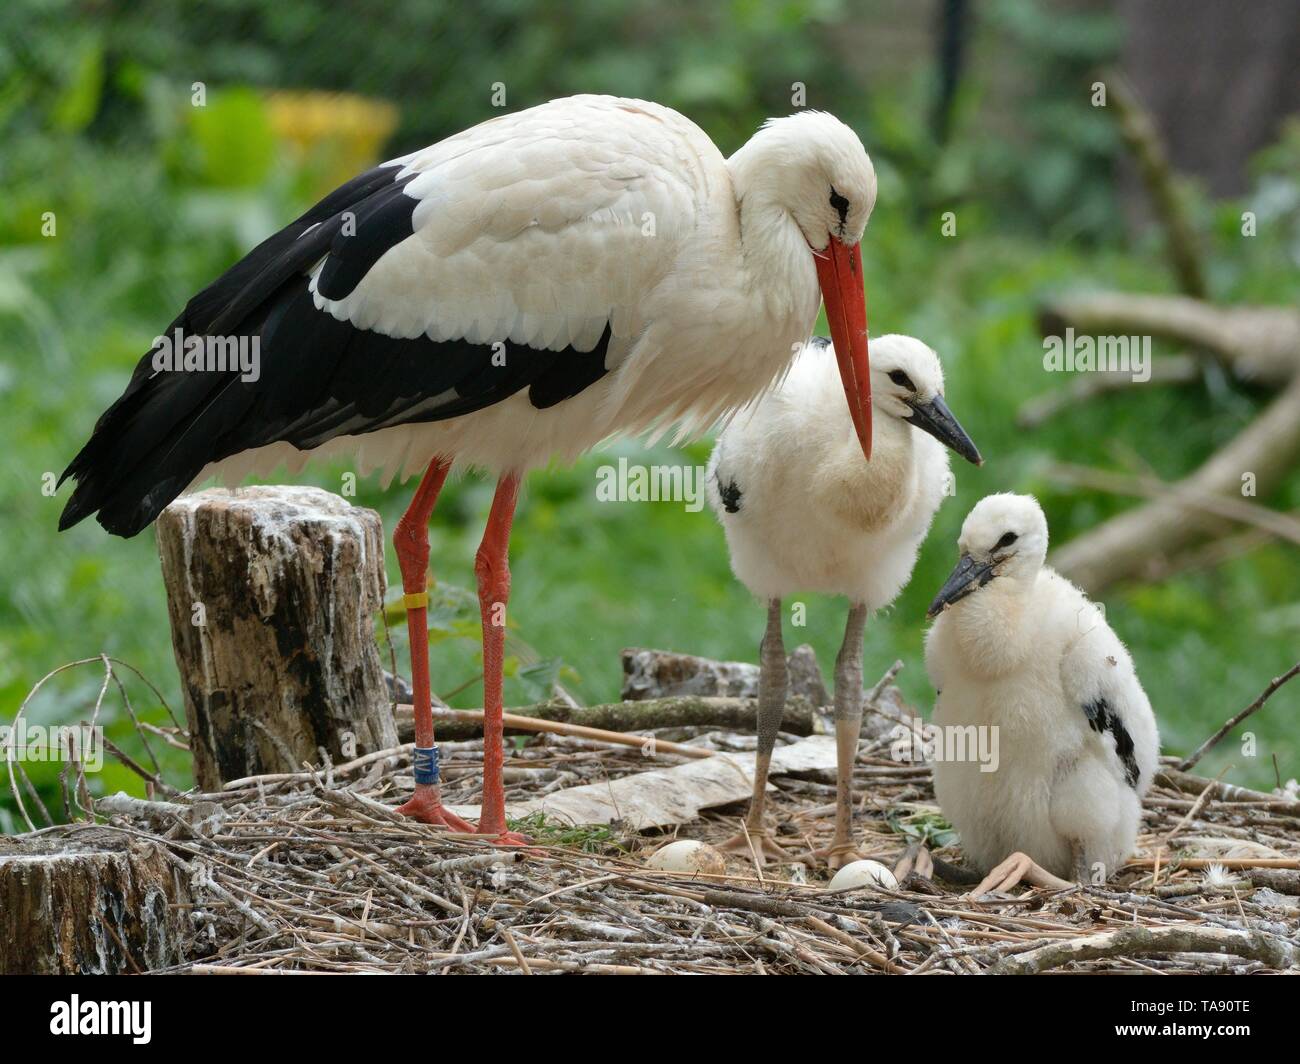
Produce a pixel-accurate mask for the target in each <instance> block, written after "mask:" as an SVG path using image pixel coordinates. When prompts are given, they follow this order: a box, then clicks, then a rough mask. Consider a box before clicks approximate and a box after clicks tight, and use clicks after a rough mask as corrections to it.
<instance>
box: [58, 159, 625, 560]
mask: <svg viewBox="0 0 1300 1064" xmlns="http://www.w3.org/2000/svg"><path fill="white" fill-rule="evenodd" d="M399 174H400V169H399V168H398V167H395V166H391V165H390V166H381V167H377V168H376V169H374V170H371V171H369V172H368V173H366V174H362V175H361V176H360V177H357V178H355V179H354V180H352V181H350V182H348V184H346V185H344V186H342V187H341V188H339V189H337V190H336V191H334V192H333V193H331V194H330V195H329V196H327V197H326V198H325V199H324V200H322V201H321V202H320V203H318V204H317V205H316V206H315V207H313V208H312V209H311V210H309V211H307V212H306V213H305V214H303V215H302V216H301V217H300V218H298V219H297V220H296V221H294V222H293V223H292V224H291V225H289V226H287V227H286V228H285V229H283V230H281V231H280V232H278V233H276V234H275V235H273V236H271V237H269V238H268V239H267V240H264V241H263V242H262V243H261V244H259V245H258V246H257V247H256V248H254V249H253V251H251V252H250V253H249V254H248V255H247V256H245V257H244V258H243V259H241V260H240V261H239V262H237V263H236V264H235V265H234V266H232V267H231V268H230V269H229V270H227V271H226V272H225V273H224V274H222V275H221V276H220V277H219V278H217V280H216V281H214V282H213V283H212V284H210V285H209V286H208V287H207V288H205V289H203V290H202V291H201V292H199V293H198V294H197V295H195V296H194V297H193V298H192V299H191V300H190V301H189V303H187V304H186V307H185V309H184V311H182V313H181V314H180V315H179V316H178V317H177V319H176V321H174V322H173V323H172V326H171V327H170V328H169V330H168V333H167V335H168V336H170V335H172V334H173V332H174V331H175V330H176V329H178V328H179V329H180V330H181V331H182V333H183V334H184V335H186V336H194V335H210V336H223V337H242V338H247V339H248V340H249V341H250V342H251V341H252V340H253V339H256V340H257V342H258V345H259V353H260V367H259V368H260V376H259V377H258V379H257V380H256V381H244V380H242V379H241V378H240V376H239V373H238V371H237V370H235V371H231V372H184V373H180V372H163V373H159V372H157V371H155V370H154V369H153V364H152V360H153V352H152V351H151V352H150V353H149V354H147V355H145V356H144V358H143V359H141V361H140V362H139V364H138V365H137V366H136V368H135V371H134V373H133V374H132V377H131V381H130V383H129V384H128V386H127V388H126V390H125V392H123V394H122V396H121V397H120V398H119V399H118V400H117V402H116V403H114V404H113V406H111V407H110V408H109V409H108V410H107V411H106V412H105V413H104V414H103V415H102V416H101V417H100V418H99V420H98V422H97V423H96V425H95V431H94V433H93V434H92V436H91V438H90V440H89V442H88V443H87V444H86V445H85V447H83V448H82V449H81V451H80V453H79V454H78V455H77V456H76V458H74V459H73V460H72V462H71V463H70V464H69V465H68V468H67V469H66V470H65V471H64V473H63V477H62V478H61V479H60V483H61V482H62V480H63V479H66V478H68V477H73V478H75V480H76V482H77V487H76V490H75V491H74V492H73V494H72V497H71V498H70V499H69V501H68V504H67V506H66V507H65V509H64V511H63V515H62V517H61V519H60V521H59V527H60V529H64V528H68V527H71V526H72V525H74V524H76V523H77V522H78V521H80V520H82V519H83V518H85V517H87V516H89V515H90V514H92V513H97V514H98V520H99V523H100V524H101V525H103V526H104V528H106V529H108V531H110V532H113V533H115V534H118V535H123V536H132V535H135V534H136V533H137V532H139V531H140V530H141V529H142V528H144V527H145V526H146V525H148V524H149V523H150V522H151V521H152V520H153V519H154V518H155V517H157V516H158V514H159V513H160V512H161V511H162V509H163V507H165V506H166V505H167V504H168V503H169V502H171V501H172V500H173V499H174V498H175V497H176V496H177V495H179V494H180V493H181V492H182V491H184V490H185V488H186V486H187V485H188V484H189V483H190V482H191V481H192V480H193V479H194V478H195V477H196V476H197V475H198V474H199V473H200V472H201V471H202V469H203V468H204V467H205V466H206V465H208V464H209V463H211V462H218V461H221V460H223V459H225V458H229V457H231V456H233V455H235V454H238V453H239V452H241V451H245V450H250V449H253V448H256V447H263V446H266V445H268V444H271V443H277V442H287V443H290V444H293V445H294V446H296V447H298V448H300V449H302V450H308V449H311V448H314V447H318V446H320V445H321V444H323V443H325V442H326V441H327V440H330V439H332V438H334V437H336V436H345V435H361V434H363V433H366V432H374V431H377V430H379V429H383V428H391V427H393V426H396V425H402V424H410V423H416V422H427V421H437V420H443V419H445V418H450V417H457V416H460V415H462V414H468V413H472V412H473V411H475V410H479V409H482V408H483V407H486V406H490V405H492V404H494V403H498V402H501V401H502V400H503V399H506V398H508V397H509V396H511V395H514V394H515V393H517V392H519V391H520V390H522V389H524V388H528V389H529V398H530V401H531V402H532V404H533V406H534V407H536V408H538V409H544V408H546V407H550V406H554V405H555V404H557V403H560V402H563V401H564V400H565V399H568V398H571V397H572V396H574V395H577V394H578V393H579V392H581V391H582V390H583V389H585V388H587V387H588V386H590V385H591V384H592V383H594V382H595V381H597V380H599V379H600V378H601V377H602V376H603V375H604V374H605V372H606V369H605V358H606V354H607V351H608V347H609V343H610V340H611V337H612V332H611V329H610V327H609V326H608V325H607V326H606V328H605V330H604V333H603V334H602V336H601V338H600V340H599V342H598V343H597V344H596V345H595V347H594V348H592V349H591V350H589V351H578V350H576V349H574V348H572V347H567V348H564V349H563V350H560V351H551V350H537V349H533V348H529V347H526V346H523V345H517V344H509V345H507V346H506V347H505V350H504V354H505V359H504V365H501V364H498V363H500V362H501V360H500V359H499V358H498V359H496V360H495V361H494V358H493V356H494V354H499V353H501V348H500V347H498V346H496V345H494V344H493V343H490V342H489V343H480V344H473V343H469V342H467V341H465V340H463V339H453V340H446V341H441V342H439V341H434V340H431V339H429V338H428V337H427V336H420V337H416V338H413V339H399V338H394V337H390V336H384V335H383V334H381V333H377V332H373V331H370V330H365V329H358V328H356V327H355V326H353V325H351V324H350V323H348V322H344V321H338V320H337V319H335V318H334V317H333V316H332V315H330V314H329V313H328V312H325V311H320V310H317V309H316V306H315V303H314V300H313V297H312V294H311V292H310V291H309V290H308V287H307V285H308V280H307V278H308V274H309V272H310V271H311V270H312V269H313V268H314V267H315V265H316V264H317V263H319V262H321V260H322V259H324V262H323V263H322V265H321V269H320V272H319V275H318V279H317V288H318V290H319V291H320V293H321V294H322V295H323V296H324V297H326V298H328V299H342V298H345V297H346V296H347V295H348V294H349V293H351V292H352V291H353V290H354V289H355V288H356V286H357V285H358V284H359V283H360V282H361V280H362V279H363V278H364V277H365V275H366V273H367V272H368V271H369V270H370V269H371V267H373V266H374V264H375V263H376V262H377V261H378V260H379V259H380V258H381V257H382V256H383V255H384V254H385V252H387V251H388V250H389V249H390V248H392V247H394V246H395V245H396V244H399V243H401V242H402V241H403V240H405V239H407V238H408V237H410V236H411V235H412V214H413V211H414V209H415V206H416V205H417V201H416V200H415V199H414V198H412V197H410V196H408V195H406V194H405V192H404V189H405V186H406V184H407V182H408V181H409V180H410V176H411V175H407V176H406V177H399ZM349 223H354V224H349Z"/></svg>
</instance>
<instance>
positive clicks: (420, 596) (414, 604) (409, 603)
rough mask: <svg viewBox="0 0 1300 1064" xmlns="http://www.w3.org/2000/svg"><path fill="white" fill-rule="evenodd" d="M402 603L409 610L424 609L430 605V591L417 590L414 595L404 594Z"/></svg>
mask: <svg viewBox="0 0 1300 1064" xmlns="http://www.w3.org/2000/svg"><path fill="white" fill-rule="evenodd" d="M402 605H403V606H405V607H406V608H407V609H408V610H422V609H425V608H427V607H428V605H429V593H428V592H427V591H417V592H416V593H415V594H414V595H409V594H407V595H403V596H402Z"/></svg>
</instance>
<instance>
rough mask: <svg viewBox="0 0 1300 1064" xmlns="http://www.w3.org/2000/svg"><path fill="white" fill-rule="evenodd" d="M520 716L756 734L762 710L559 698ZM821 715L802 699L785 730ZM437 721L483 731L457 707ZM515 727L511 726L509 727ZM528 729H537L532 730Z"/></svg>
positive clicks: (791, 709) (472, 734) (692, 700)
mask: <svg viewBox="0 0 1300 1064" xmlns="http://www.w3.org/2000/svg"><path fill="white" fill-rule="evenodd" d="M510 713H511V714H512V715H513V716H515V717H528V718H539V719H544V720H548V721H553V722H556V723H560V724H573V725H577V726H579V727H583V728H598V729H601V730H602V731H607V732H630V731H644V730H647V729H651V728H687V727H708V728H722V729H725V730H727V731H742V732H752V731H754V729H755V727H756V716H755V714H756V709H755V703H754V700H753V699H751V698H698V697H694V696H689V695H683V696H680V697H677V698H655V699H650V700H647V701H644V702H609V703H605V704H603V705H596V706H573V705H570V704H569V703H567V702H564V701H562V700H559V699H552V700H551V701H549V702H538V703H537V704H535V705H531V706H517V707H514V708H512V709H511V710H510ZM396 718H397V734H398V738H399V739H400V740H401V741H402V742H410V741H411V739H412V737H413V736H414V734H415V728H414V724H413V722H412V717H411V707H410V706H401V705H399V706H398V707H397V714H396ZM816 719H817V715H816V712H815V711H814V709H813V707H812V706H811V705H809V703H808V702H807V701H806V700H804V699H801V698H792V699H790V700H789V702H787V703H786V707H785V717H784V718H783V720H782V723H781V729H782V731H786V732H789V733H791V734H792V735H812V734H813V732H814V731H815V730H816V723H815V721H816ZM434 723H435V725H436V726H437V733H438V739H439V740H450V741H456V740H462V739H476V738H478V737H479V736H481V735H482V734H483V718H482V714H481V713H479V714H478V715H469V714H467V715H464V716H460V715H457V711H456V710H446V709H439V708H438V707H435V708H434ZM507 730H510V725H507ZM528 730H530V731H531V730H535V729H532V728H529V729H528Z"/></svg>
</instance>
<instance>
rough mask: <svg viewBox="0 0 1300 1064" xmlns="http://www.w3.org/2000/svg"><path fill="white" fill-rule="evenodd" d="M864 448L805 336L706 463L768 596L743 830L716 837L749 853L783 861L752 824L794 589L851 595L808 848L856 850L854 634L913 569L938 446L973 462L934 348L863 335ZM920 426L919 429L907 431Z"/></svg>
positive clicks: (817, 342)
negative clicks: (825, 807)
mask: <svg viewBox="0 0 1300 1064" xmlns="http://www.w3.org/2000/svg"><path fill="white" fill-rule="evenodd" d="M872 346H873V348H874V350H875V357H874V358H872V360H871V373H872V375H873V376H874V377H875V382H874V387H873V388H872V395H873V402H874V404H875V406H876V408H877V409H876V413H877V419H876V429H875V437H876V439H875V453H874V456H873V457H872V458H871V460H870V461H868V462H864V461H862V455H861V454H860V453H859V451H858V447H857V444H856V443H855V441H854V439H853V432H852V428H851V425H850V422H849V418H848V412H847V411H845V410H843V409H842V408H840V409H835V408H834V406H833V405H832V402H831V401H832V400H834V399H835V391H836V390H837V388H838V385H837V383H836V380H835V376H836V374H835V369H834V366H835V363H836V355H835V354H834V353H833V352H832V351H831V343H830V341H828V340H826V339H825V338H824V337H815V338H814V339H813V340H812V342H811V343H810V344H808V347H807V349H806V350H805V351H804V352H803V353H802V354H801V355H800V356H799V358H798V359H797V360H796V362H795V364H794V366H793V368H792V369H791V370H790V373H789V374H788V376H787V377H786V378H785V380H784V381H782V382H781V384H780V386H779V387H777V388H774V389H773V390H772V391H771V392H769V393H768V394H767V395H765V396H763V398H762V399H761V400H760V401H759V402H758V403H757V404H756V406H755V407H754V409H753V410H752V412H745V413H741V414H739V415H737V416H736V417H735V418H734V419H733V420H732V421H731V422H730V423H729V424H728V425H727V427H726V429H725V430H724V431H723V433H722V435H721V436H720V437H719V438H718V445H717V447H716V448H715V449H714V452H713V457H712V458H711V459H710V461H709V474H708V476H707V477H706V478H705V479H706V483H707V485H708V495H709V501H710V503H711V504H712V506H713V510H714V512H715V513H716V514H717V515H718V520H719V521H721V522H722V527H723V529H724V530H725V531H726V535H727V546H728V547H729V548H730V551H731V567H732V569H733V570H734V571H735V574H736V577H737V578H738V579H739V580H740V582H741V583H743V584H744V585H745V586H746V587H747V588H749V590H750V591H752V592H753V593H754V595H755V596H757V597H758V598H760V599H762V600H764V601H765V602H766V603H767V630H766V632H765V633H764V635H763V642H762V644H761V647H760V650H759V695H758V752H757V754H756V755H755V771H754V794H753V798H752V799H751V801H750V805H749V814H748V816H747V817H746V820H745V830H744V832H743V833H741V834H740V835H738V836H736V837H735V838H734V839H731V840H728V842H726V843H724V844H723V848H724V849H731V850H737V851H739V852H741V853H745V852H749V851H750V850H751V848H752V852H753V854H754V856H755V857H756V858H757V859H758V860H759V861H766V860H768V859H773V858H789V857H790V855H789V854H788V853H786V852H785V850H784V849H783V848H782V847H781V846H779V845H778V844H777V843H776V842H774V841H773V839H772V836H771V835H770V834H769V832H768V830H767V827H766V825H765V823H764V821H763V804H764V798H765V792H766V788H767V773H768V767H769V764H770V762H771V759H772V750H773V747H774V746H775V743H776V733H777V730H778V728H779V727H780V724H781V714H782V712H783V710H784V709H785V695H786V659H785V649H784V644H783V640H782V634H781V600H782V598H783V597H784V596H786V595H792V594H795V593H796V592H800V591H820V592H825V593H827V594H832V595H843V596H845V597H846V598H847V599H848V600H849V615H848V621H847V623H846V624H845V627H844V643H843V645H842V646H841V647H840V652H839V656H838V657H837V658H836V661H835V744H836V753H837V762H838V773H837V777H838V778H837V787H836V810H835V813H836V815H835V835H834V838H833V839H832V841H831V844H830V846H828V847H827V848H826V849H825V850H821V851H816V852H815V853H814V854H813V856H816V857H825V858H826V859H827V863H828V864H829V865H830V866H831V867H832V868H839V867H840V866H841V865H843V864H848V863H849V862H850V861H853V860H856V859H857V858H858V856H859V855H858V854H856V853H855V852H854V845H853V837H852V798H853V794H852V783H853V763H854V761H855V760H856V759H857V755H858V736H859V734H860V732H861V729H862V633H863V629H864V627H865V625H866V621H867V615H868V614H869V613H870V612H872V611H873V610H878V609H882V608H883V607H885V606H888V605H889V604H890V603H891V602H893V601H894V599H895V598H896V597H897V596H898V593H899V592H900V591H902V590H903V588H904V587H905V586H906V585H907V581H908V580H909V579H910V578H911V575H912V568H913V567H914V566H915V565H916V554H917V550H918V549H919V548H920V546H921V541H922V540H924V539H925V535H926V533H927V532H928V531H929V529H930V522H931V521H932V520H933V519H934V515H935V513H936V512H937V511H938V509H939V504H940V503H941V502H942V501H943V498H944V494H945V489H946V488H947V485H948V477H949V472H948V451H947V450H946V449H945V448H951V449H952V450H954V451H956V452H957V453H958V454H959V455H961V456H962V457H963V458H965V459H966V460H967V461H970V462H973V463H975V464H976V465H979V464H981V462H982V461H983V459H981V458H980V453H979V450H978V449H977V448H976V447H975V444H974V443H973V442H971V438H970V437H969V436H967V435H966V431H965V429H963V428H962V427H961V425H960V424H959V423H958V421H957V419H956V418H955V417H954V416H953V414H952V411H950V410H949V409H948V406H947V404H946V403H945V402H944V385H943V369H942V367H941V366H940V364H939V357H938V356H937V355H936V354H935V353H934V352H933V351H932V350H930V348H928V347H927V346H926V345H925V344H923V343H921V341H920V340H915V339H913V338H912V337H910V336H893V335H890V336H882V337H880V338H879V339H877V340H876V341H875V343H874V344H873V345H872ZM917 430H919V431H917Z"/></svg>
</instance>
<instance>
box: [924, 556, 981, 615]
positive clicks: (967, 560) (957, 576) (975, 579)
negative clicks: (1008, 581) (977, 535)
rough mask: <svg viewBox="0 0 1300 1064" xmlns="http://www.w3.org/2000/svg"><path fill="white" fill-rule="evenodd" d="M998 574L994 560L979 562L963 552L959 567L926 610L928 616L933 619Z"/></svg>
mask: <svg viewBox="0 0 1300 1064" xmlns="http://www.w3.org/2000/svg"><path fill="white" fill-rule="evenodd" d="M997 575H998V574H997V573H995V572H994V571H993V562H991V561H987V562H977V561H976V560H975V559H974V558H972V557H971V556H970V555H969V554H963V555H962V556H961V560H960V561H959V562H958V563H957V568H956V569H954V570H953V571H952V574H951V575H950V576H949V577H948V579H947V580H946V581H944V585H943V587H941V588H939V594H937V595H936V596H935V597H934V601H933V602H931V603H930V608H929V609H928V610H926V611H925V615H926V617H928V618H929V619H931V620H933V619H934V618H935V617H938V616H939V614H941V613H942V612H943V611H944V610H946V609H947V608H948V607H949V606H951V605H952V604H953V603H954V602H959V601H961V600H962V599H964V598H965V597H966V596H967V595H969V594H970V593H971V592H972V591H976V590H978V589H979V588H981V587H983V586H984V585H985V584H987V583H988V582H989V581H990V580H992V579H993V578H994V577H995V576H997Z"/></svg>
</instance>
